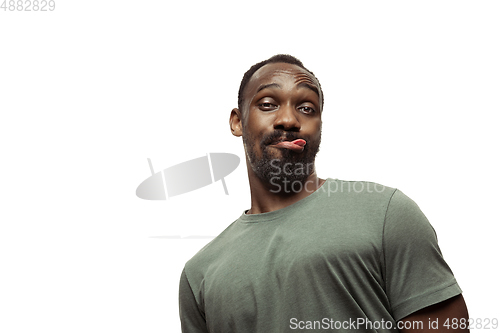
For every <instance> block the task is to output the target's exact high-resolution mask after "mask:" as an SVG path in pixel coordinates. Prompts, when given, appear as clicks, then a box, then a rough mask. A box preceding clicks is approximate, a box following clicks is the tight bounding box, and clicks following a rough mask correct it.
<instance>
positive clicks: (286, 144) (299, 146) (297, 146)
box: [276, 139, 306, 152]
mask: <svg viewBox="0 0 500 333" xmlns="http://www.w3.org/2000/svg"><path fill="white" fill-rule="evenodd" d="M305 145H306V140H303V139H297V140H293V141H282V142H280V143H278V144H276V147H281V148H287V149H290V150H293V151H295V152H301V151H303V150H304V146H305Z"/></svg>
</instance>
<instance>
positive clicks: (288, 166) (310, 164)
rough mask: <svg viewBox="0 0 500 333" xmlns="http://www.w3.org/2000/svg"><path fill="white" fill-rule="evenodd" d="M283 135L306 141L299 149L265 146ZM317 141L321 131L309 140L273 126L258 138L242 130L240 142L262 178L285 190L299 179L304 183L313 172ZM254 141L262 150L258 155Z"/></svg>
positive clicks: (281, 190)
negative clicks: (295, 150)
mask: <svg viewBox="0 0 500 333" xmlns="http://www.w3.org/2000/svg"><path fill="white" fill-rule="evenodd" d="M283 139H284V140H287V141H293V140H295V139H304V140H306V142H307V144H306V145H305V146H304V150H303V151H302V152H300V153H296V152H294V151H292V150H290V149H283V148H274V147H269V146H268V145H270V144H273V143H275V142H277V141H281V140H283ZM320 143H321V132H320V135H319V138H318V139H317V140H312V139H310V138H306V137H302V136H301V137H299V136H298V134H297V133H296V132H287V131H282V130H275V131H274V132H272V133H270V134H269V135H266V136H264V137H263V138H262V140H260V141H259V140H257V139H256V138H255V137H253V136H252V135H250V134H248V133H243V144H244V146H245V151H246V155H247V159H248V161H249V163H250V167H251V168H252V170H253V172H254V173H255V175H256V176H257V177H258V178H259V179H260V180H261V181H263V182H264V183H268V184H269V186H270V187H272V188H277V189H279V190H278V191H277V192H287V191H286V188H290V186H291V188H292V189H293V185H294V184H295V183H297V182H299V183H301V186H303V185H304V183H305V181H306V180H307V178H308V177H309V176H310V175H311V174H312V173H313V172H314V161H315V159H316V154H317V153H318V151H319V145H320ZM257 144H258V145H259V146H260V149H261V151H262V157H260V158H259V157H258V156H257V154H256V150H255V148H256V147H255V146H256V145H257ZM287 184H288V185H287Z"/></svg>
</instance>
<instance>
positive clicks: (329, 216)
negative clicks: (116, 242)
mask: <svg viewBox="0 0 500 333" xmlns="http://www.w3.org/2000/svg"><path fill="white" fill-rule="evenodd" d="M322 112H323V92H322V89H321V86H320V84H319V81H318V80H317V78H316V77H315V76H314V74H313V73H312V72H310V71H309V70H307V69H306V68H305V67H304V66H303V64H302V63H301V62H300V61H299V60H298V59H296V58H294V57H292V56H289V55H277V56H274V57H272V58H270V59H268V60H266V61H263V62H260V63H258V64H256V65H254V66H252V67H251V68H250V69H249V71H248V72H247V73H246V74H245V75H244V77H243V80H242V82H241V86H240V91H239V96H238V108H237V109H233V110H232V112H231V116H230V128H231V132H232V133H233V135H235V136H242V138H243V145H244V148H245V153H246V163H247V169H248V178H249V182H250V191H251V208H250V209H249V210H247V211H245V212H244V213H243V214H242V215H241V216H240V217H239V218H238V219H237V220H236V221H235V222H233V223H232V224H231V225H230V226H229V227H228V228H227V229H226V230H224V231H223V232H222V233H221V234H220V235H219V236H218V237H216V238H215V239H214V240H213V241H212V242H210V243H209V244H208V245H206V246H205V247H204V248H203V249H202V250H201V251H199V252H198V253H197V254H196V255H195V256H194V257H193V258H192V259H191V260H189V261H188V262H187V263H186V266H185V268H184V270H183V272H182V275H181V281H180V291H179V299H180V303H179V304H180V318H181V324H182V330H183V332H188V333H192V332H217V333H223V332H231V333H239V332H248V333H250V332H251V333H255V332H262V333H271V332H272V333H274V332H293V331H304V330H305V331H308V330H311V331H326V332H327V331H341V332H354V331H357V332H398V331H401V332H440V331H443V332H444V331H446V332H449V331H453V330H455V331H461V332H462V331H463V332H468V330H467V327H466V326H467V325H466V321H467V320H468V313H467V309H466V306H465V302H464V300H463V297H462V296H461V292H462V291H461V289H460V287H459V286H458V284H457V282H456V281H455V278H454V276H453V274H452V272H451V270H450V268H449V267H448V265H447V264H446V262H445V261H444V260H443V257H442V255H441V252H440V249H439V247H438V245H437V239H436V235H435V233H434V229H433V228H432V227H431V225H430V224H429V222H428V221H427V219H426V218H425V216H424V215H423V214H422V212H421V211H420V209H419V208H418V206H417V205H416V204H415V203H414V202H413V201H412V200H411V199H409V198H408V197H407V196H405V195H404V194H403V193H402V192H401V191H399V190H397V189H394V188H388V187H385V186H382V185H379V184H375V183H369V182H347V181H341V180H337V179H330V178H329V179H326V180H325V179H320V178H318V176H317V175H316V172H315V168H314V160H315V156H316V154H317V152H318V150H319V144H320V141H321V114H322Z"/></svg>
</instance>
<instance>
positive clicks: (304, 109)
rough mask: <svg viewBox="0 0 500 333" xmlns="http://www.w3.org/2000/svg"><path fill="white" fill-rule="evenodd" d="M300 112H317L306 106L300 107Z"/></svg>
mask: <svg viewBox="0 0 500 333" xmlns="http://www.w3.org/2000/svg"><path fill="white" fill-rule="evenodd" d="M299 111H300V112H303V113H306V114H310V113H314V112H316V110H314V109H313V108H312V107H310V106H305V105H303V106H299Z"/></svg>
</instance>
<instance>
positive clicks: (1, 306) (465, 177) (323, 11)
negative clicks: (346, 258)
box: [0, 0, 500, 333]
mask: <svg viewBox="0 0 500 333" xmlns="http://www.w3.org/2000/svg"><path fill="white" fill-rule="evenodd" d="M55 2H56V9H55V10H54V11H47V12H40V11H39V12H34V11H32V12H23V11H17V10H13V11H10V10H9V9H8V8H7V9H6V10H5V11H4V10H3V9H2V10H0V37H1V38H0V111H1V121H0V138H1V142H2V144H1V155H0V156H1V164H0V165H1V174H0V185H1V192H0V193H1V209H0V214H1V215H0V223H1V225H0V228H1V229H0V331H1V332H6V333H14V332H40V331H44V332H45V331H47V332H48V331H50V332H53V333H55V332H151V333H152V332H179V331H180V323H179V319H178V306H177V291H178V281H179V277H180V273H181V270H182V268H183V265H184V263H185V262H186V261H187V260H188V259H189V258H191V257H192V256H193V255H194V254H195V253H196V252H197V251H198V250H199V249H200V248H201V247H202V246H203V245H205V244H206V243H207V242H208V241H210V238H203V237H198V238H196V239H182V238H178V239H173V238H172V236H176V235H178V236H183V237H184V236H190V235H191V236H192V235H198V236H204V237H206V236H215V235H217V234H218V233H220V232H221V231H222V230H223V229H224V228H225V227H227V226H228V225H229V224H230V223H231V222H233V221H234V220H235V219H236V218H237V217H238V216H239V215H240V214H241V213H242V211H243V210H244V209H247V208H249V204H250V197H249V188H248V183H247V178H246V167H245V164H244V153H243V148H242V144H241V139H240V138H235V137H233V136H232V135H231V134H230V131H229V125H228V119H229V113H230V110H231V109H232V108H233V107H236V106H237V92H238V87H239V84H240V80H241V78H242V76H243V73H244V72H245V71H246V70H247V69H248V68H249V67H250V66H251V65H253V64H254V63H256V62H258V61H260V60H264V59H266V58H268V57H270V56H272V55H274V54H277V53H290V54H292V55H294V56H296V57H298V58H299V59H301V60H302V61H303V62H304V64H305V66H306V67H308V68H309V69H311V70H312V71H313V72H314V73H315V74H316V75H317V77H318V78H319V80H320V82H321V83H322V87H323V90H324V92H325V110H324V115H323V141H322V147H321V151H320V153H319V154H318V158H317V169H318V174H319V175H320V177H323V178H324V177H332V178H339V179H346V180H369V181H374V182H378V183H381V184H384V185H388V186H392V187H397V188H399V189H401V190H402V191H403V192H404V193H406V194H407V195H408V196H410V197H411V198H412V199H414V200H415V201H416V202H417V204H419V206H420V207H421V208H422V210H423V211H424V213H425V214H426V215H427V217H428V218H429V220H430V221H431V223H432V224H433V226H434V228H435V229H436V231H437V234H438V237H439V241H440V246H441V250H442V252H443V254H444V256H445V259H446V260H447V261H448V263H449V264H450V266H451V267H452V269H453V271H454V273H455V275H456V277H457V279H458V281H459V284H460V286H461V287H462V289H463V290H464V297H465V299H466V301H467V304H468V308H469V312H470V317H471V318H493V317H496V318H499V317H500V312H499V307H498V304H497V301H496V299H498V298H499V297H500V293H499V292H498V288H495V287H494V286H496V284H497V283H498V281H497V274H496V272H498V267H497V266H498V253H499V245H498V227H497V226H498V224H499V223H500V218H499V214H498V208H497V207H496V205H497V204H498V201H499V195H498V189H499V186H500V182H499V179H498V174H497V172H498V170H499V169H500V164H499V162H498V144H499V139H500V137H499V134H498V113H499V111H500V99H499V98H498V96H499V91H500V81H499V78H500V65H499V64H500V62H499V61H498V59H500V44H499V38H500V20H499V19H498V18H499V17H500V3H499V2H497V1H418V2H417V1H415V2H411V3H410V2H407V1H349V2H347V1H342V2H340V1H338V2H337V1H335V2H327V1H323V2H319V1H306V2H293V1H292V2H291V1H287V2H285V1H280V2H278V1H265V2H263V1H253V2H247V3H245V4H239V3H236V2H229V1H227V2H220V1H191V2H179V1H176V2H173V1H167V2H165V1H152V0H146V1H141V2H138V1H79V2H78V1H68V0H66V1H63V0H56V1H55ZM7 5H8V4H7ZM209 152H227V153H233V154H237V155H238V156H240V158H241V163H240V166H239V167H238V168H237V169H236V171H235V172H233V173H232V174H230V175H229V176H227V177H226V184H227V187H228V191H229V195H228V196H226V195H225V194H224V190H223V187H222V184H221V183H220V182H218V183H215V184H212V185H210V186H207V187H204V188H202V189H200V190H198V191H194V192H191V193H188V194H185V195H181V196H177V197H174V198H170V199H168V200H166V201H147V200H142V199H139V198H138V197H136V195H135V190H136V188H137V186H138V185H139V184H140V183H141V182H142V181H143V180H144V179H146V178H147V177H149V176H150V175H151V171H150V169H149V165H148V161H147V158H151V161H152V163H153V166H154V168H155V171H160V170H163V169H165V168H167V167H169V166H172V165H176V164H178V163H181V162H184V161H187V160H190V159H193V158H196V157H200V156H204V155H205V154H207V153H209ZM169 237H171V238H169ZM408 237H411V235H409V236H408Z"/></svg>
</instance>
